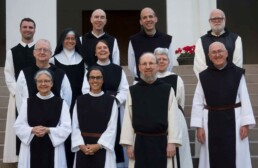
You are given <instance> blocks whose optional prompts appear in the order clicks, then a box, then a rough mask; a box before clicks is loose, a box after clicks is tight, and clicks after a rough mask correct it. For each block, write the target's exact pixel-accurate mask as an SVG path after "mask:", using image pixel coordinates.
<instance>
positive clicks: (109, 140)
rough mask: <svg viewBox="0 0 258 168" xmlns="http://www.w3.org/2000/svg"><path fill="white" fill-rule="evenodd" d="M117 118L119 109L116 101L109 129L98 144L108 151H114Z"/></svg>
mask: <svg viewBox="0 0 258 168" xmlns="http://www.w3.org/2000/svg"><path fill="white" fill-rule="evenodd" d="M117 117H118V107H117V105H116V101H114V103H113V107H112V113H111V116H110V119H109V122H108V125H107V129H106V130H105V131H104V132H103V133H102V135H101V137H100V138H99V140H98V144H101V145H102V146H103V147H104V148H105V149H106V150H111V151H114V146H115V141H116V131H117Z"/></svg>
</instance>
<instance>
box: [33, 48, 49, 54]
mask: <svg viewBox="0 0 258 168" xmlns="http://www.w3.org/2000/svg"><path fill="white" fill-rule="evenodd" d="M34 50H35V51H36V52H38V53H41V52H43V53H48V52H51V51H50V50H49V49H46V48H35V49H34Z"/></svg>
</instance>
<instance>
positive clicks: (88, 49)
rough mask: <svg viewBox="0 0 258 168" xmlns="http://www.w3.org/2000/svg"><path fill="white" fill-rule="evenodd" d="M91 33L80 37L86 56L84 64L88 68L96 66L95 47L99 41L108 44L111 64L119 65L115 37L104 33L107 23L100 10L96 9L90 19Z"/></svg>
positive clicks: (103, 13)
mask: <svg viewBox="0 0 258 168" xmlns="http://www.w3.org/2000/svg"><path fill="white" fill-rule="evenodd" d="M90 22H91V24H92V31H91V32H87V33H86V34H84V35H83V36H82V37H81V42H82V45H83V49H84V51H85V55H86V59H85V60H86V64H87V65H88V67H90V66H92V65H94V64H96V62H97V57H96V56H95V46H96V44H97V42H98V41H99V40H105V41H107V42H108V46H109V48H110V55H109V59H110V61H111V62H112V63H114V64H117V65H120V53H119V48H118V44H117V40H116V38H115V37H113V36H111V35H109V34H107V33H106V32H104V27H105V25H106V23H107V16H106V12H105V11H104V10H102V9H96V10H94V11H93V12H92V14H91V17H90Z"/></svg>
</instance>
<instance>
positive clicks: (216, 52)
mask: <svg viewBox="0 0 258 168" xmlns="http://www.w3.org/2000/svg"><path fill="white" fill-rule="evenodd" d="M224 52H225V50H217V51H212V52H211V55H212V56H216V55H217V54H219V55H220V54H222V53H224Z"/></svg>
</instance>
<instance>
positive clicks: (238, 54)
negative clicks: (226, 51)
mask: <svg viewBox="0 0 258 168" xmlns="http://www.w3.org/2000/svg"><path fill="white" fill-rule="evenodd" d="M233 63H234V64H235V65H236V66H238V67H240V68H242V67H243V46H242V40H241V37H240V36H238V37H237V39H236V42H235V50H234V53H233Z"/></svg>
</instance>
